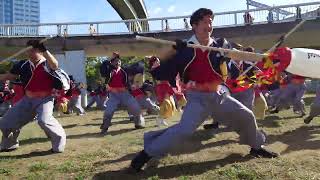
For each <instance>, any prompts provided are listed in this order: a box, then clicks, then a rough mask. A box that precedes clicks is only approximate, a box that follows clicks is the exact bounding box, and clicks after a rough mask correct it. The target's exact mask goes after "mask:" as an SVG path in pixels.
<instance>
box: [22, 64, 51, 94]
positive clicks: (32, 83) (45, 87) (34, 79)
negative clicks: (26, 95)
mask: <svg viewBox="0 0 320 180" xmlns="http://www.w3.org/2000/svg"><path fill="white" fill-rule="evenodd" d="M25 89H26V90H28V91H31V92H51V91H52V89H53V77H52V76H51V75H50V74H49V73H47V72H46V71H45V69H44V67H43V65H41V64H39V65H38V66H37V67H36V68H35V69H34V70H33V71H32V76H31V79H30V80H29V82H28V84H27V85H26V87H25Z"/></svg>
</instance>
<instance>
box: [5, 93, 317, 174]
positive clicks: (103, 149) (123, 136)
mask: <svg viewBox="0 0 320 180" xmlns="http://www.w3.org/2000/svg"><path fill="white" fill-rule="evenodd" d="M305 100H306V103H307V105H308V106H307V108H308V110H309V105H310V103H311V102H312V97H311V96H307V97H306V98H305ZM178 117H179V115H177V117H175V118H174V120H171V121H170V122H169V123H170V124H171V125H172V124H174V123H176V122H177V121H178V120H179V118H178ZM58 119H59V121H60V122H61V123H62V124H63V126H64V128H65V130H66V132H67V139H68V140H67V147H66V151H65V152H64V153H61V154H50V153H48V150H49V149H50V148H51V144H50V142H49V140H48V139H47V138H46V136H45V135H44V133H43V132H42V130H41V129H40V128H39V126H38V125H37V124H36V123H30V124H28V125H27V126H25V127H24V128H23V129H22V133H21V135H20V137H19V140H20V145H21V147H20V148H19V149H18V150H16V151H13V152H4V153H0V179H108V180H109V179H123V180H128V179H150V180H156V179H181V180H186V179H252V180H253V179H268V180H269V179H310V180H311V179H320V151H319V149H320V126H319V124H320V118H319V119H317V118H315V120H314V121H312V123H311V124H310V125H305V124H304V123H303V120H302V119H301V118H298V117H296V116H295V115H294V114H293V113H292V110H287V111H283V112H281V113H279V114H277V115H269V116H268V117H267V118H266V119H265V120H263V121H259V122H258V123H259V127H261V128H263V129H264V130H265V132H267V134H268V135H269V137H268V146H267V148H270V149H272V150H274V151H276V152H279V153H280V154H281V157H280V158H276V159H255V158H252V157H250V156H248V155H247V154H248V152H249V148H248V147H247V146H243V145H239V144H238V136H237V134H236V133H233V132H228V130H227V129H224V128H222V129H221V130H219V132H216V133H214V132H212V131H205V130H203V128H202V126H201V127H199V129H198V131H197V132H196V133H195V134H194V135H193V136H192V137H191V138H190V139H188V140H186V141H184V142H181V144H180V145H181V148H180V149H179V151H181V152H182V153H181V154H176V153H172V154H171V155H169V156H167V157H166V158H164V159H162V160H161V161H160V165H159V166H158V167H157V168H149V169H147V170H145V171H144V172H142V173H139V174H130V173H128V171H127V170H126V168H127V167H128V166H129V164H130V160H131V159H132V158H133V157H134V155H135V153H136V152H138V151H140V150H141V149H142V148H143V140H142V137H143V132H144V131H150V130H154V129H157V127H155V120H154V117H152V116H147V117H146V121H147V122H146V123H147V128H146V129H141V130H135V129H134V128H133V127H134V125H133V124H132V123H130V122H129V120H128V118H127V113H126V112H123V111H120V112H117V113H116V114H115V116H114V119H113V126H112V127H111V128H110V130H109V132H110V133H109V135H107V136H105V137H101V136H100V135H99V126H100V124H101V121H102V112H101V111H89V112H88V113H87V115H86V116H65V117H61V118H58Z"/></svg>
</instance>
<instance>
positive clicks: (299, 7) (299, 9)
mask: <svg viewBox="0 0 320 180" xmlns="http://www.w3.org/2000/svg"><path fill="white" fill-rule="evenodd" d="M279 10H283V11H286V12H290V13H291V14H289V15H283V14H281V13H280V12H279ZM214 15H215V17H214V28H221V27H231V26H244V25H252V24H263V23H281V22H287V21H295V20H297V19H315V18H320V1H318V2H311V3H301V4H291V5H283V6H274V7H270V8H259V9H250V10H240V11H229V12H221V13H215V14H214ZM189 19H190V15H189V16H176V17H162V18H149V19H131V20H121V21H98V22H66V23H40V24H0V37H24V36H28V37H30V36H48V35H53V36H96V35H106V34H131V33H134V32H142V33H148V32H153V33H154V32H169V31H181V30H190V29H191V26H190V24H189Z"/></svg>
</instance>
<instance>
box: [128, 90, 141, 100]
mask: <svg viewBox="0 0 320 180" xmlns="http://www.w3.org/2000/svg"><path fill="white" fill-rule="evenodd" d="M131 94H132V96H133V97H135V98H137V99H139V98H142V97H144V93H143V91H142V90H141V89H135V90H132V91H131Z"/></svg>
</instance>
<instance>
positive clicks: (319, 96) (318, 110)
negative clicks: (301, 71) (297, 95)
mask: <svg viewBox="0 0 320 180" xmlns="http://www.w3.org/2000/svg"><path fill="white" fill-rule="evenodd" d="M319 115H320V85H318V86H317V89H316V97H315V99H314V100H313V103H312V104H311V106H310V113H309V116H311V117H316V116H319Z"/></svg>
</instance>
